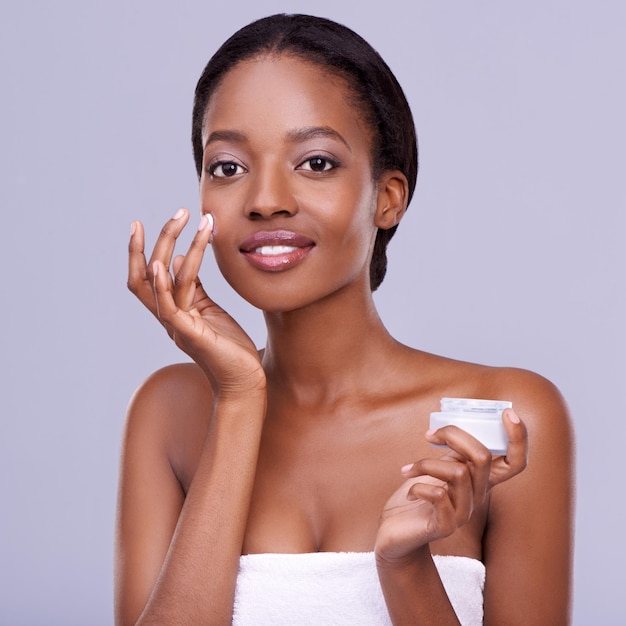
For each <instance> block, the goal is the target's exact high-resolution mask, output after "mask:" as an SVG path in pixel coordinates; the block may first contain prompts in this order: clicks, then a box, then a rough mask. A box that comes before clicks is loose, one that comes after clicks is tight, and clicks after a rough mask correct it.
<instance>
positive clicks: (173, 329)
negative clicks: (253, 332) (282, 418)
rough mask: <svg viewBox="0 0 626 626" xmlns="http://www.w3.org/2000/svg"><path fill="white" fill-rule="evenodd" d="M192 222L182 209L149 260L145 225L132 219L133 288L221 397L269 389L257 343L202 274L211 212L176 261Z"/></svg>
mask: <svg viewBox="0 0 626 626" xmlns="http://www.w3.org/2000/svg"><path fill="white" fill-rule="evenodd" d="M188 220H189V212H188V211H187V210H186V209H180V210H179V211H178V212H177V213H176V214H175V215H174V217H173V218H172V219H171V220H169V221H168V222H167V223H166V224H165V226H164V227H163V229H162V230H161V233H160V235H159V238H158V239H157V242H156V244H155V246H154V250H153V251H152V256H151V257H150V261H149V262H148V263H146V257H145V255H144V230H143V225H142V224H141V222H133V224H132V227H131V237H130V243H129V246H128V251H129V271H128V288H129V289H130V291H132V292H133V293H134V294H135V295H136V296H137V297H138V298H139V300H141V302H142V303H143V304H144V305H145V306H146V307H147V308H148V309H149V310H150V311H151V312H152V313H153V314H154V316H155V317H156V318H157V319H158V320H159V321H160V322H161V324H162V325H163V326H164V328H165V329H166V330H167V333H168V335H169V336H170V337H171V338H172V339H173V340H174V342H175V343H176V345H177V346H178V347H179V348H181V349H182V350H183V351H184V352H185V353H186V354H188V355H189V356H190V357H191V358H192V359H193V360H194V361H195V362H196V363H197V364H198V365H199V366H200V367H201V368H202V370H203V371H204V372H205V374H206V375H207V377H208V379H209V382H210V383H211V386H212V388H213V392H214V394H216V397H220V398H228V397H240V396H241V394H244V393H248V392H250V391H260V390H264V389H265V373H264V371H263V367H262V366H261V360H260V357H259V354H258V351H257V349H256V347H255V345H254V343H253V342H252V340H251V339H250V337H249V336H248V335H247V334H246V333H245V332H244V330H243V329H242V328H241V326H239V324H237V322H235V320H234V319H233V318H232V317H231V316H230V315H228V314H227V313H226V312H225V311H224V310H223V309H222V308H220V307H219V306H218V305H216V304H215V303H214V302H213V301H212V300H211V299H210V298H209V297H208V295H207V294H206V291H205V290H204V288H203V287H202V284H201V283H200V279H199V277H198V272H199V269H200V264H201V263H202V258H203V256H204V251H205V249H206V246H207V245H208V243H209V242H210V240H211V236H212V231H213V219H212V216H210V215H203V216H202V218H201V221H200V226H199V228H198V232H197V233H196V234H195V236H194V238H193V241H192V242H191V245H190V247H189V251H188V252H187V254H186V255H185V256H178V257H176V258H174V259H173V261H172V257H173V254H174V246H175V244H176V240H177V238H178V236H179V235H180V233H181V232H182V230H183V228H184V227H185V225H186V224H187V222H188ZM170 263H172V269H173V274H174V276H173V277H172V275H171V274H170Z"/></svg>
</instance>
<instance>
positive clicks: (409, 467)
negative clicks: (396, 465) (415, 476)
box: [400, 463, 413, 474]
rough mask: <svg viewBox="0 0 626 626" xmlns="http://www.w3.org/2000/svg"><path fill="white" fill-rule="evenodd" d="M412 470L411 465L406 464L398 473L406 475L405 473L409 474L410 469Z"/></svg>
mask: <svg viewBox="0 0 626 626" xmlns="http://www.w3.org/2000/svg"><path fill="white" fill-rule="evenodd" d="M412 468H413V463H407V464H406V465H403V466H402V468H401V469H400V471H401V472H402V473H403V474H406V473H407V472H410V471H411V469H412Z"/></svg>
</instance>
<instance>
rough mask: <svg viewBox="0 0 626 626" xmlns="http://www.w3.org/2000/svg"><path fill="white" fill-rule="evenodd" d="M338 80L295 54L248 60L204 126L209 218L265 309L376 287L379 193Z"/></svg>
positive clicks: (232, 273)
mask: <svg viewBox="0 0 626 626" xmlns="http://www.w3.org/2000/svg"><path fill="white" fill-rule="evenodd" d="M350 100H351V94H350V92H349V91H348V89H347V87H346V84H345V83H344V81H343V80H342V79H340V78H337V77H336V76H332V75H330V74H328V73H327V72H324V70H323V69H322V68H320V67H319V66H317V65H314V64H312V63H309V62H306V61H303V60H300V59H298V58H295V57H292V56H266V57H261V58H257V59H253V60H250V61H244V62H240V63H239V64H238V65H236V66H235V67H234V68H233V69H232V70H230V71H229V72H228V73H227V74H226V75H225V76H224V78H223V79H222V82H221V83H220V85H219V87H218V88H217V90H216V91H215V93H214V94H213V96H212V98H211V100H210V102H209V105H208V108H207V111H206V115H205V123H204V128H203V144H204V161H203V172H202V176H201V181H200V193H201V208H202V212H203V213H211V214H212V215H213V217H214V220H215V234H214V238H213V244H212V245H213V250H214V253H215V258H216V260H217V263H218V265H219V268H220V270H221V272H222V273H223V275H224V276H225V278H226V280H227V281H228V282H229V283H230V284H231V286H232V287H233V288H234V289H235V290H236V291H237V292H238V293H239V294H241V295H242V296H243V297H244V298H245V299H246V300H248V301H249V302H251V303H252V304H253V305H255V306H257V307H259V308H261V309H263V310H265V311H289V310H293V309H296V308H300V307H302V306H306V305H307V304H310V303H312V302H315V301H317V300H319V299H321V298H323V297H325V296H328V295H330V294H332V293H334V292H336V291H338V290H340V289H346V288H357V289H363V288H366V289H369V261H370V256H371V250H372V246H373V243H374V238H375V235H376V226H375V223H374V215H375V212H376V206H377V201H378V185H377V183H376V182H375V181H373V180H372V168H371V157H370V154H371V139H370V131H369V129H368V128H367V127H366V125H365V123H364V122H363V121H362V119H361V118H362V115H360V112H359V110H358V109H357V108H356V107H355V106H354V105H353V104H351V102H350Z"/></svg>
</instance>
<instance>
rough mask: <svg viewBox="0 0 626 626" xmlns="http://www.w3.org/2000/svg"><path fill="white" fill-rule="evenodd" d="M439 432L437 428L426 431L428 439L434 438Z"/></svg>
mask: <svg viewBox="0 0 626 626" xmlns="http://www.w3.org/2000/svg"><path fill="white" fill-rule="evenodd" d="M436 432H437V429H436V428H429V429H428V430H427V431H426V437H432V436H433V435H434V434H435V433H436Z"/></svg>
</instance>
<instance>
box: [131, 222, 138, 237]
mask: <svg viewBox="0 0 626 626" xmlns="http://www.w3.org/2000/svg"><path fill="white" fill-rule="evenodd" d="M136 230H137V222H133V223H132V224H131V225H130V236H131V237H132V236H133V235H134V234H135V231H136Z"/></svg>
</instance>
